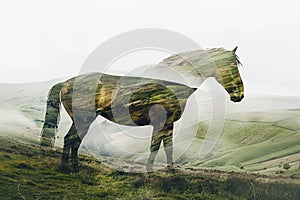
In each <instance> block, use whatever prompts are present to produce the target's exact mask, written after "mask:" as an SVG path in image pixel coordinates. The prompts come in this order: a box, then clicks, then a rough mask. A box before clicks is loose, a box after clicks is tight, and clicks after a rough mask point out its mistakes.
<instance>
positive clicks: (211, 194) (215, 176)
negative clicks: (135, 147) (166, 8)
mask: <svg viewBox="0 0 300 200" xmlns="http://www.w3.org/2000/svg"><path fill="white" fill-rule="evenodd" d="M0 146H1V151H0V161H1V162H0V198H1V199H289V200H293V199H299V197H300V185H299V179H297V178H296V177H293V179H291V178H289V177H286V176H276V177H274V176H266V175H264V176H262V175H255V174H246V173H232V172H231V173H229V172H222V171H217V170H208V169H194V168H179V167H177V168H176V173H175V174H168V173H166V172H165V171H163V170H162V171H158V172H154V173H152V174H130V173H123V172H119V171H116V170H113V169H110V168H107V167H106V166H104V165H103V164H101V162H100V161H99V160H95V159H93V158H92V157H89V156H83V155H81V156H80V172H79V173H78V174H72V173H61V172H59V170H58V166H59V160H60V156H61V154H60V151H61V150H60V149H40V147H39V146H37V145H33V144H27V143H21V142H18V141H17V140H14V139H10V138H8V137H0ZM42 152H43V153H42ZM278 180H281V183H277V181H278ZM287 182H290V183H287ZM292 182H296V183H297V182H298V184H295V183H292Z"/></svg>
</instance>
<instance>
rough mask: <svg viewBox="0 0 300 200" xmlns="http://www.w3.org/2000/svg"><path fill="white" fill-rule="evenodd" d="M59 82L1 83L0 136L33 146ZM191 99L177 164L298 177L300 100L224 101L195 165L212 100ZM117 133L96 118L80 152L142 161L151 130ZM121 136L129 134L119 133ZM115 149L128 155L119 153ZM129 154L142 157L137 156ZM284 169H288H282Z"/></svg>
mask: <svg viewBox="0 0 300 200" xmlns="http://www.w3.org/2000/svg"><path fill="white" fill-rule="evenodd" d="M62 80H64V79H63V78H61V79H56V80H52V81H46V82H39V83H26V84H0V94H1V95H0V112H1V115H0V135H2V136H7V135H9V136H11V137H14V138H18V139H19V140H22V141H28V142H31V143H36V144H37V143H38V142H39V136H40V130H41V126H42V123H43V122H42V120H43V118H44V112H45V103H46V97H47V93H48V91H49V89H50V88H51V86H52V85H54V84H55V83H56V82H59V81H62ZM194 97H195V98H194V100H191V102H189V104H190V106H187V110H186V112H185V113H184V116H183V117H184V118H185V120H184V124H183V128H182V129H179V133H177V134H186V133H190V132H193V131H196V132H195V134H189V135H188V134H187V137H194V138H188V139H191V141H193V142H192V143H191V145H190V146H188V147H185V146H182V145H180V143H178V145H176V144H175V154H176V155H177V154H179V153H178V152H181V153H182V152H183V153H184V154H183V155H182V156H180V157H178V158H177V161H176V162H177V163H178V164H180V165H184V166H193V167H209V168H213V169H222V170H235V171H242V172H248V171H253V172H262V173H271V174H275V173H287V174H289V173H290V174H293V173H295V174H297V173H298V168H299V166H300V148H299V147H298V146H299V141H300V133H299V129H300V125H299V124H300V123H299V122H300V110H298V109H299V108H300V97H298V96H295V97H288V96H246V97H245V99H244V100H243V101H242V102H241V103H232V102H230V101H229V100H228V99H226V102H225V103H226V111H227V115H226V120H225V124H224V129H223V132H222V134H221V136H220V138H219V140H218V143H217V145H216V147H215V148H214V150H213V151H212V152H211V154H210V155H209V157H207V158H205V159H204V160H199V158H198V155H199V149H200V148H201V144H202V143H203V140H204V138H205V134H206V132H207V128H208V124H209V117H210V114H211V99H210V95H209V93H208V92H206V91H205V90H202V89H201V90H199V91H197V92H196V93H195V95H194ZM226 97H228V96H226ZM195 101H197V103H198V111H199V118H198V121H191V122H189V117H190V116H189V115H190V113H192V112H195V111H194V110H195V109H194V107H193V105H195V104H194V103H195ZM61 114H62V121H61V123H60V127H59V132H58V138H57V141H56V146H58V147H61V146H62V141H63V140H62V139H63V136H64V135H65V134H66V132H67V130H68V128H69V126H70V119H69V118H68V116H67V115H66V113H65V111H64V110H63V111H62V112H61ZM186 122H187V123H186ZM186 127H188V128H186ZM190 127H192V128H190ZM198 127H199V128H198ZM121 129H122V131H123V132H121V131H120V126H116V125H115V124H113V123H110V122H105V121H103V119H97V120H96V121H95V122H94V123H93V125H92V127H91V129H90V131H89V134H88V135H87V136H86V138H85V139H84V141H83V143H84V146H83V147H82V149H83V150H88V151H89V152H91V153H93V154H94V155H97V156H112V157H120V158H126V159H131V160H143V159H144V160H145V159H146V158H147V154H148V149H149V145H150V140H149V137H150V136H151V128H150V127H144V128H140V127H139V128H132V127H121ZM197 130H198V131H197ZM124 131H125V132H126V133H128V134H127V135H126V134H124ZM101 133H102V134H101ZM135 134H139V135H138V136H139V137H140V140H139V142H138V143H136V144H135V148H134V149H133V148H132V142H133V141H134V140H135V139H134V140H133V139H132V138H133V136H134V135H135ZM116 147H119V149H118V148H116ZM120 149H121V150H123V151H127V153H126V154H124V152H122V151H120ZM132 150H135V152H142V154H138V155H137V154H136V153H134V152H132ZM143 152H144V153H143ZM176 152H177V153H176ZM164 159H165V158H164V152H163V151H161V152H160V153H159V155H158V161H160V162H164ZM285 164H289V165H290V168H289V169H288V170H285V169H283V165H285Z"/></svg>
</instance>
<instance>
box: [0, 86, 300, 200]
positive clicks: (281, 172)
mask: <svg viewBox="0 0 300 200" xmlns="http://www.w3.org/2000/svg"><path fill="white" fill-rule="evenodd" d="M51 84H53V81H52V82H45V83H42V84H40V83H39V84H36V83H32V84H27V85H26V84H25V85H9V84H2V85H1V84H0V93H1V97H0V111H1V116H0V122H1V123H0V137H1V140H0V141H1V151H0V165H1V166H0V197H1V198H0V199H64V198H65V199H300V194H299V191H300V186H299V183H300V145H299V144H300V123H299V122H300V110H299V109H297V106H298V104H299V107H300V103H298V102H300V98H298V97H291V98H283V97H276V98H275V97H268V98H264V97H259V98H256V97H255V98H254V97H253V98H251V97H249V98H247V97H246V98H245V100H244V101H243V102H242V103H239V104H229V107H228V114H227V116H226V119H225V124H224V128H223V130H222V133H221V135H220V138H219V140H218V143H217V144H216V146H215V148H214V149H213V151H212V152H211V153H210V154H209V156H207V157H206V158H205V159H204V160H199V158H198V155H199V147H201V144H202V143H203V140H204V138H205V136H206V133H207V129H208V125H207V122H206V121H205V120H202V121H201V122H200V123H199V124H196V125H195V126H199V129H198V132H197V133H196V137H195V138H194V140H193V143H192V144H191V145H190V146H189V147H188V148H187V149H186V150H185V151H184V154H183V155H182V156H181V157H179V158H177V159H176V161H175V165H176V174H175V175H174V174H167V173H166V171H165V170H164V168H163V167H162V168H159V171H156V172H155V173H153V174H151V175H148V174H143V173H142V174H133V173H124V172H120V171H117V170H115V169H116V167H112V168H109V167H108V165H104V164H103V163H106V164H107V163H110V166H114V165H115V164H120V162H119V161H118V160H116V159H115V160H114V159H111V158H107V157H106V158H105V157H102V158H100V159H95V158H93V157H91V156H90V155H87V153H86V151H84V150H85V149H84V148H82V149H81V154H82V155H81V156H80V168H81V169H80V172H79V173H78V174H72V173H61V172H60V171H59V170H58V167H59V161H60V157H61V147H62V141H63V137H64V135H65V133H66V132H67V130H68V127H69V125H70V121H69V120H70V119H68V118H67V116H66V113H64V112H62V118H61V119H62V121H61V123H60V127H59V131H58V138H57V140H56V147H55V149H47V150H46V149H44V150H45V151H43V152H44V153H45V152H46V154H42V151H41V149H40V147H39V146H38V144H39V139H40V130H41V126H42V120H43V116H44V112H45V100H46V95H47V91H48V89H49V88H50V86H51ZM204 103H206V102H204ZM96 131H97V130H96ZM149 142H150V141H149ZM147 144H148V143H147ZM135 146H136V147H137V148H138V145H135ZM140 146H141V145H140ZM129 147H131V144H129ZM162 149H163V148H161V150H160V151H161V152H160V154H159V156H158V157H160V156H161V158H160V160H161V162H162V164H164V163H165V162H164V152H163V150H162ZM147 150H148V149H147ZM179 150H180V149H179ZM96 153H98V154H99V155H100V154H101V152H96ZM102 153H103V152H102ZM83 154H84V155H83ZM129 163H131V164H133V165H135V164H136V163H134V159H132V160H130V161H129ZM121 164H122V163H121ZM162 166H163V165H162Z"/></svg>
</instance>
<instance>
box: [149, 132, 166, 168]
mask: <svg viewBox="0 0 300 200" xmlns="http://www.w3.org/2000/svg"><path fill="white" fill-rule="evenodd" d="M162 139H163V135H162V133H161V132H158V133H156V134H153V135H152V139H151V145H150V155H149V158H148V161H147V166H146V170H147V172H151V171H152V167H153V163H154V160H155V157H156V155H157V153H158V150H159V147H160V144H161V141H162Z"/></svg>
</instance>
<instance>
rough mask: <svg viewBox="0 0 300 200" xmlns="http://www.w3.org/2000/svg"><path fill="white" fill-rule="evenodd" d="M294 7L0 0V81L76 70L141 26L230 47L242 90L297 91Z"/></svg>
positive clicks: (256, 2) (257, 2)
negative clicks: (238, 65)
mask: <svg viewBox="0 0 300 200" xmlns="http://www.w3.org/2000/svg"><path fill="white" fill-rule="evenodd" d="M299 7H300V3H299V1H297V0H294V1H292V0H286V1H279V0H278V1H276V0H273V1H271V0H264V1H261V0H251V1H250V0H243V1H241V0H226V1H222V0H206V1H204V0H194V1H183V0H181V1H176V0H170V1H166V0H165V1H154V0H152V1H146V0H144V1H141V0H135V1H131V0H126V1H121V0H120V1H115V0H110V1H104V0H103V1H99V0H96V1H83V0H82V1H74V0H72V1H61V0H60V1H56V0H52V1H47V2H46V1H38V0H37V1H32V0H27V1H14V0H10V1H0V68H1V73H0V82H1V83H15V82H35V81H44V80H50V79H54V78H58V77H66V76H73V75H76V74H78V72H79V69H80V67H81V65H82V64H83V62H84V60H85V59H86V58H87V56H88V55H89V54H90V53H91V52H92V51H93V50H94V49H95V48H96V47H97V46H98V45H100V44H101V43H102V42H103V41H105V40H107V39H109V38H110V37H112V36H114V35H117V34H120V33H122V32H125V31H129V30H133V29H137V28H146V27H147V28H163V29H170V30H173V31H176V32H179V33H182V34H184V35H186V36H187V37H189V38H191V39H193V40H194V41H196V42H197V43H198V44H199V45H200V46H202V47H203V48H211V47H224V48H226V49H233V48H234V47H235V46H237V45H238V46H239V49H238V55H239V57H240V59H241V61H242V63H243V65H244V67H243V68H241V74H242V77H243V80H244V84H245V87H246V93H248V94H279V95H295V94H298V95H300V69H299V68H300V66H299V63H300V56H299V53H300V38H299V37H300V28H299V24H300V12H299ZM153 62H154V63H155V62H157V61H153Z"/></svg>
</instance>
